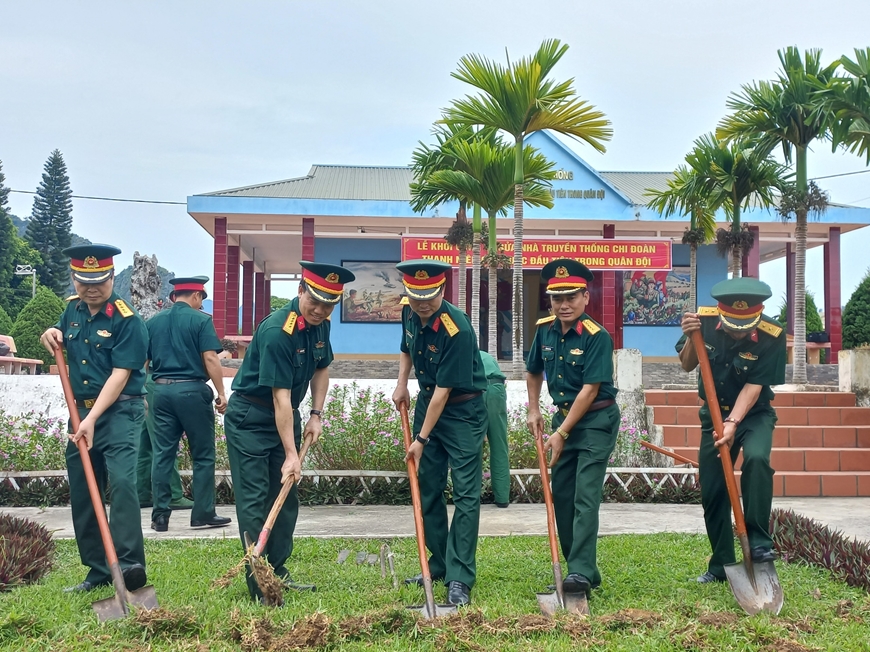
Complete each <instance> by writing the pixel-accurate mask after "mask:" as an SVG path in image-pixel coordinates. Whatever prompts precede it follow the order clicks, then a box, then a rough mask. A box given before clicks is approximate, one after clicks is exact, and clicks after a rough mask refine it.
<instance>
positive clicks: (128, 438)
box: [41, 244, 148, 591]
mask: <svg viewBox="0 0 870 652" xmlns="http://www.w3.org/2000/svg"><path fill="white" fill-rule="evenodd" d="M63 253H64V255H66V256H69V257H70V268H71V270H72V280H73V284H74V286H75V290H76V295H77V297H74V298H72V299H71V300H70V301H69V303H68V304H67V307H66V309H65V310H64V312H63V314H62V315H61V317H60V321H59V322H58V323H57V324H56V325H55V326H54V327H52V328H49V329H48V330H47V331H45V333H43V335H42V338H41V341H42V344H43V346H45V348H47V349H48V350H49V351H53V350H54V348H55V347H57V346H61V345H64V346H66V350H67V359H68V360H69V370H70V382H71V384H72V391H73V394H74V396H75V400H76V406H77V407H78V411H79V416H80V417H81V420H82V421H81V425H80V426H79V429H78V431H77V432H75V433H72V434H71V435H70V441H69V442H68V443H67V448H66V461H67V473H68V474H69V485H70V505H71V507H72V515H73V527H74V529H75V534H76V543H77V544H78V548H79V556H80V558H81V561H82V564H84V565H85V566H87V567H89V569H90V570H89V571H88V574H87V576H86V577H85V579H84V581H82V582H81V583H80V584H78V585H76V586H74V587H71V588H70V589H67V590H68V591H90V590H91V589H94V588H96V587H98V586H104V585H108V584H111V583H112V576H111V573H110V571H109V567H108V565H107V563H106V552H105V549H104V548H103V541H102V539H101V537H100V529H99V526H98V525H97V517H96V514H95V513H94V507H93V504H92V502H91V497H90V493H89V491H88V486H87V481H86V479H85V473H84V468H83V467H82V461H81V457H80V456H79V449H78V447H77V446H76V442H78V441H79V440H80V439H81V438H82V437H84V438H85V440H86V441H87V445H88V449H90V457H91V462H92V464H93V467H94V473H95V475H96V478H97V484H98V486H99V488H100V491H101V493H105V489H106V482H107V480H108V484H109V495H108V497H107V498H108V499H109V501H110V502H111V504H112V510H111V519H110V521H109V528H110V530H111V533H112V539H113V541H114V544H115V550H116V552H117V554H118V560H119V562H120V565H121V570H122V572H123V574H124V582H125V583H126V585H127V589H129V590H131V591H134V590H136V589H139V588H141V587H143V586H144V585H145V583H146V581H147V578H146V575H145V549H144V547H143V543H142V527H141V521H140V512H139V499H138V496H137V494H136V457H137V448H138V443H139V432H140V430H141V428H142V419H143V418H144V415H145V412H144V409H145V408H144V405H143V400H142V394H143V391H142V385H143V383H144V382H145V371H144V366H145V357H146V355H147V351H148V333H147V332H146V330H145V324H144V322H143V321H142V319H141V318H140V317H139V315H138V314H137V313H136V311H135V310H134V309H133V308H132V307H130V306H129V305H128V304H127V303H126V302H125V301H124V300H123V299H121V298H120V297H119V296H118V295H117V294H115V292H114V289H113V284H114V263H113V260H112V257H113V256H116V255H117V254H119V253H121V250H120V249H118V248H116V247H112V246H109V245H101V244H88V245H81V246H76V247H68V248H67V249H64V250H63Z"/></svg>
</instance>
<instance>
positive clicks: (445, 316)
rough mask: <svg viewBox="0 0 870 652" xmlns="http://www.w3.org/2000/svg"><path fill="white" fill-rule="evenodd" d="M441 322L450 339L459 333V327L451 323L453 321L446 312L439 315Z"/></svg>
mask: <svg viewBox="0 0 870 652" xmlns="http://www.w3.org/2000/svg"><path fill="white" fill-rule="evenodd" d="M441 321H442V322H443V323H444V328H446V329H447V332H448V333H449V334H450V337H453V336H454V335H456V333H458V332H459V327H458V326H457V325H456V324H454V323H453V320H452V319H451V318H450V315H448V314H447V313H446V312H443V313H441Z"/></svg>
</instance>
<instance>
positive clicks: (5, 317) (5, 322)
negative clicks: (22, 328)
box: [0, 306, 12, 335]
mask: <svg viewBox="0 0 870 652" xmlns="http://www.w3.org/2000/svg"><path fill="white" fill-rule="evenodd" d="M11 332H12V317H10V316H9V313H8V312H6V311H5V310H3V306H0V335H9V333H11Z"/></svg>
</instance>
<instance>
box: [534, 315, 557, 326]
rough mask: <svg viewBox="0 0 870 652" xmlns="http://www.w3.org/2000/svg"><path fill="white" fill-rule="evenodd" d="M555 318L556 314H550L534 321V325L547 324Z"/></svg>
mask: <svg viewBox="0 0 870 652" xmlns="http://www.w3.org/2000/svg"><path fill="white" fill-rule="evenodd" d="M554 319H556V315H550V316H549V317H541V318H540V319H539V320H538V321H537V322H536V323H535V326H541V325H542V324H549V323H550V322H551V321H553V320H554Z"/></svg>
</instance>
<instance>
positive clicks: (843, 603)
mask: <svg viewBox="0 0 870 652" xmlns="http://www.w3.org/2000/svg"><path fill="white" fill-rule="evenodd" d="M854 606H855V603H854V602H852V601H851V600H840V601H839V602H838V603H837V615H838V616H839V617H840V618H846V617H848V616H849V614H851V613H852V607H854Z"/></svg>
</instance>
